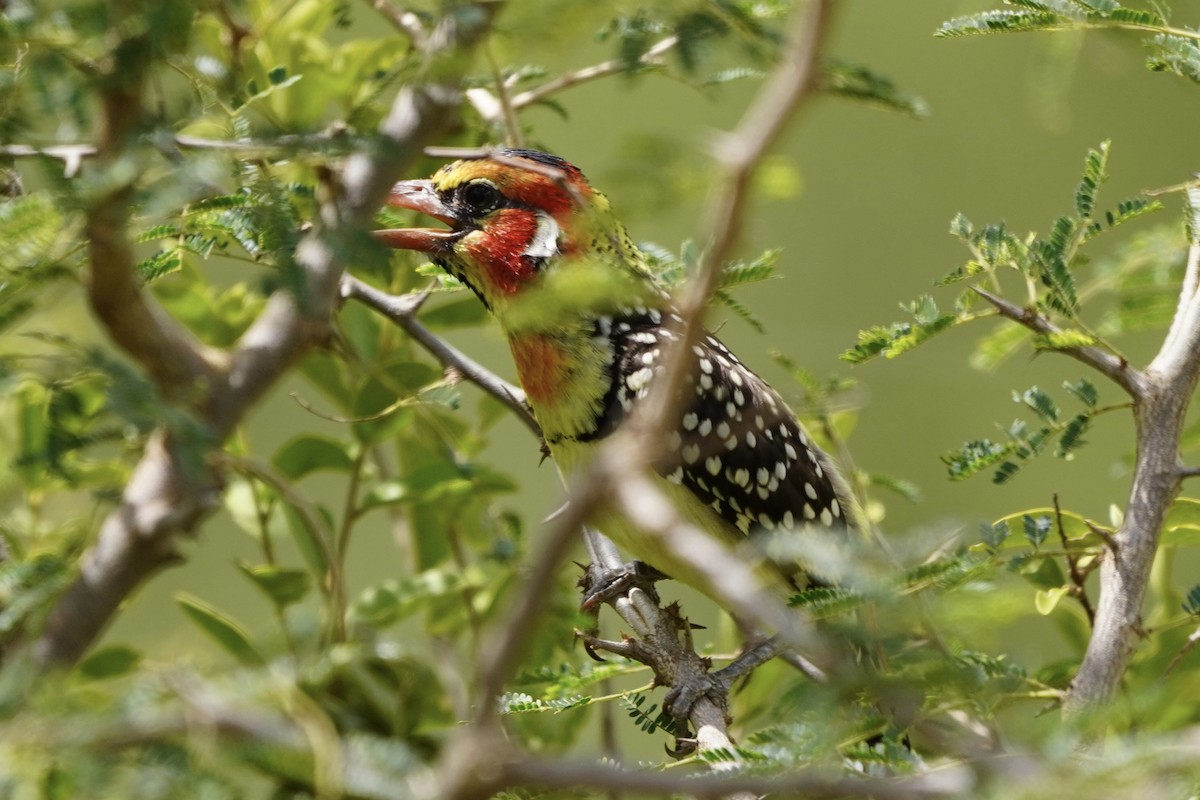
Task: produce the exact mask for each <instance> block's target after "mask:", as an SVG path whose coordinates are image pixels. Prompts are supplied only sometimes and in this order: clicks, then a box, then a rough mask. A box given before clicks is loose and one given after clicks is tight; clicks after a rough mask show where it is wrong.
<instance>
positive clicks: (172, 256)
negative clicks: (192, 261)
mask: <svg viewBox="0 0 1200 800" xmlns="http://www.w3.org/2000/svg"><path fill="white" fill-rule="evenodd" d="M182 264H183V258H182V257H181V256H180V253H179V250H178V249H171V250H159V251H158V252H157V253H155V254H154V255H152V256H150V258H147V259H145V260H144V261H139V262H138V263H137V265H136V266H135V267H134V271H135V272H137V276H138V279H139V280H140V281H141V282H142V283H151V282H153V281H155V280H157V279H158V278H161V277H162V276H163V275H169V274H170V273H172V272H175V271H176V270H178V269H179V268H180V266H181V265H182Z"/></svg>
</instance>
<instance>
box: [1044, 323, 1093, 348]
mask: <svg viewBox="0 0 1200 800" xmlns="http://www.w3.org/2000/svg"><path fill="white" fill-rule="evenodd" d="M1030 344H1032V345H1033V347H1034V349H1035V350H1070V349H1072V348H1077V347H1090V346H1091V345H1094V344H1096V337H1094V336H1092V335H1091V334H1090V333H1086V332H1084V331H1081V330H1078V329H1075V328H1068V329H1067V330H1062V331H1055V332H1054V333H1040V334H1037V335H1036V336H1034V337H1033V339H1032V340H1031V341H1030Z"/></svg>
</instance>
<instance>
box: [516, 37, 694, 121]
mask: <svg viewBox="0 0 1200 800" xmlns="http://www.w3.org/2000/svg"><path fill="white" fill-rule="evenodd" d="M677 44H679V37H678V36H667V37H666V38H664V39H660V40H659V41H657V42H655V43H654V44H653V45H652V46H651V47H650V48H649V49H648V50H647V51H646V52H645V53H643V54H642V56H641V58H639V59H638V63H640V64H642V65H643V66H657V65H659V64H661V63H662V56H663V54H664V53H666V52H668V51H669V50H670V49H671V48H673V47H674V46H675V45H677ZM624 69H625V63H624V62H622V61H619V60H617V59H613V60H611V61H603V62H601V63H599V64H594V65H592V66H590V67H584V68H582V69H577V70H575V71H573V72H568V73H566V74H564V75H560V76H558V77H557V78H555V79H554V80H551V81H547V82H546V83H544V84H542V85H541V86H538V87H536V88H533V89H529V90H528V91H524V92H521V93H520V94H516V95H513V98H512V107H513V108H514V109H516V110H520V109H522V108H525V107H526V106H529V105H533V104H534V103H536V102H538V101H539V100H544V99H545V98H547V97H549V96H550V95H552V94H558V93H559V92H561V91H562V90H564V89H569V88H571V87H572V86H578V85H579V84H581V83H587V82H588V81H594V80H596V79H597V78H604V77H607V76H609V75H615V74H617V73H618V72H621V71H622V70H624Z"/></svg>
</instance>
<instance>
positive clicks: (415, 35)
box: [367, 0, 429, 50]
mask: <svg viewBox="0 0 1200 800" xmlns="http://www.w3.org/2000/svg"><path fill="white" fill-rule="evenodd" d="M367 2H368V4H369V5H370V6H371V8H373V9H375V10H376V11H378V12H379V13H380V14H381V15H382V16H383V17H384V18H385V19H386V20H387V21H388V22H390V23H392V25H393V26H394V27H395V28H396V30H398V31H400V32H401V33H403V34H404V35H405V36H407V37H408V38H409V39H411V40H412V43H413V44H414V45H416V46H417V47H418V48H420V49H422V50H423V49H425V47H427V46H428V44H429V33H428V32H427V31H426V30H425V25H424V23H422V22H421V18H420V17H418V16H417V15H416V14H415V13H413V12H412V11H410V10H408V9H406V8H401V7H400V6H398V5H396V4H395V3H393V2H391V0H367Z"/></svg>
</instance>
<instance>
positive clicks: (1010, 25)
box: [933, 10, 1068, 39]
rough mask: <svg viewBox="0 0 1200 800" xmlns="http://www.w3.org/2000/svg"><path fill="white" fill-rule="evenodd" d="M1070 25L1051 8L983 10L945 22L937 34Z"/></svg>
mask: <svg viewBox="0 0 1200 800" xmlns="http://www.w3.org/2000/svg"><path fill="white" fill-rule="evenodd" d="M1065 27H1068V25H1067V21H1066V20H1065V19H1064V18H1063V17H1061V16H1060V15H1058V14H1055V13H1053V12H1050V11H1036V10H1029V11H983V12H980V13H978V14H970V15H968V16H962V17H955V18H953V19H950V20H947V21H946V22H943V23H942V25H941V27H939V28H938V29H937V30H936V31H934V33H933V35H934V36H936V37H938V38H941V39H950V38H953V37H956V36H978V35H981V34H987V33H1015V32H1020V31H1048V30H1057V29H1061V28H1065Z"/></svg>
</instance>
